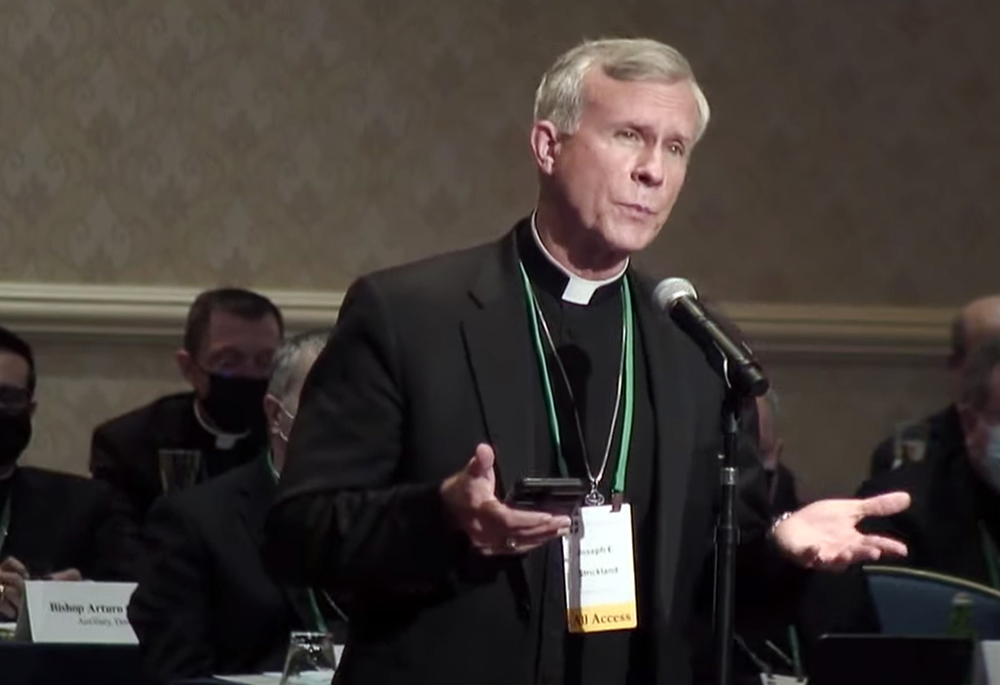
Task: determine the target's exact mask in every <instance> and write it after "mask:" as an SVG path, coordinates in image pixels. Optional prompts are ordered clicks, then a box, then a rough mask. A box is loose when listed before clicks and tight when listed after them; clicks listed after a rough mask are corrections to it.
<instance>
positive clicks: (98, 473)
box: [90, 424, 144, 526]
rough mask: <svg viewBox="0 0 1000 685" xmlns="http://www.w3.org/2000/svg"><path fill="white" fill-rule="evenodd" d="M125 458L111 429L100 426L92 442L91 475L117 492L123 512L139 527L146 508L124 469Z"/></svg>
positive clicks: (106, 426) (95, 431)
mask: <svg viewBox="0 0 1000 685" xmlns="http://www.w3.org/2000/svg"><path fill="white" fill-rule="evenodd" d="M125 458H126V457H125V455H123V454H122V452H121V448H120V446H119V445H118V444H116V441H115V438H114V435H113V433H112V431H111V427H110V426H109V425H107V424H105V425H103V426H98V427H97V428H96V429H95V430H94V434H93V436H92V437H91V440H90V474H91V475H92V476H93V477H94V479H95V480H100V481H104V482H105V483H107V484H108V485H110V486H111V487H112V488H113V489H114V490H115V492H116V493H117V494H118V496H119V498H120V502H121V504H122V506H123V509H122V511H123V512H124V513H125V514H126V515H127V516H128V517H129V518H130V519H131V520H132V521H133V522H134V523H135V525H136V526H138V525H140V524H141V522H142V515H143V513H144V507H143V505H142V504H141V502H140V501H139V499H138V493H136V492H135V489H134V487H133V486H132V484H131V483H130V482H129V477H128V473H127V471H126V470H125V469H124V467H123V465H124V463H125Z"/></svg>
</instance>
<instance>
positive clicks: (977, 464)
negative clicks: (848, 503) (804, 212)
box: [859, 336, 1000, 589]
mask: <svg viewBox="0 0 1000 685" xmlns="http://www.w3.org/2000/svg"><path fill="white" fill-rule="evenodd" d="M956 397H957V401H956V407H957V412H958V419H957V420H958V421H959V432H960V435H961V436H962V437H961V439H960V442H959V444H958V445H957V446H956V447H955V448H954V449H953V450H952V451H951V452H948V453H943V454H941V455H940V456H939V457H938V458H935V459H925V460H924V461H923V462H920V463H913V464H905V465H903V466H901V467H900V468H898V469H895V470H894V471H889V472H886V473H883V474H882V475H880V476H878V477H876V478H873V479H871V480H870V481H868V482H867V483H865V485H863V486H862V488H861V490H860V492H859V495H860V496H872V495H876V494H878V493H881V492H896V491H900V490H902V491H905V492H908V493H909V494H910V496H911V498H912V502H913V504H912V506H911V507H910V509H909V510H908V511H907V512H906V513H905V514H902V513H901V514H897V515H895V516H892V517H890V518H887V519H884V520H882V521H873V522H867V523H866V524H865V525H864V529H865V530H866V531H869V532H873V533H879V534H882V535H892V536H893V537H894V538H896V539H899V540H902V541H903V542H905V543H906V545H907V547H908V550H909V554H908V556H907V558H906V559H905V560H904V561H902V562H899V563H903V564H905V565H907V566H912V567H914V568H921V569H929V570H932V571H937V572H939V573H946V574H950V575H954V576H959V577H961V578H965V579H967V580H971V581H974V582H978V583H983V584H986V585H990V586H991V587H994V588H997V589H1000V547H998V543H997V541H998V540H1000V336H998V337H994V338H988V339H987V340H985V341H984V342H982V343H980V344H979V345H977V346H976V347H975V348H973V349H970V350H969V353H968V357H967V359H966V360H965V361H964V363H963V365H962V370H961V373H960V374H959V376H958V378H957V393H956Z"/></svg>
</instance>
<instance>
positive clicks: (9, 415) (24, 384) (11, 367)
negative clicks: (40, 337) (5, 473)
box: [0, 350, 35, 470]
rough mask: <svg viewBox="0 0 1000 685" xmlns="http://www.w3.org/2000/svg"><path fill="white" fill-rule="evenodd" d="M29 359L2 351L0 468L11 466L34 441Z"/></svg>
mask: <svg viewBox="0 0 1000 685" xmlns="http://www.w3.org/2000/svg"><path fill="white" fill-rule="evenodd" d="M29 372H30V368H29V367H28V362H27V361H26V360H25V359H24V358H22V357H20V356H18V355H16V354H14V353H13V352H10V351H8V350H0V468H3V469H4V470H6V469H8V468H9V467H10V466H11V465H12V464H14V463H16V462H17V459H18V458H19V457H20V456H21V454H22V453H23V452H24V449H25V447H27V446H28V442H29V441H30V440H31V416H32V414H33V413H34V411H35V403H34V400H33V399H32V397H31V393H30V392H29V391H28V375H29Z"/></svg>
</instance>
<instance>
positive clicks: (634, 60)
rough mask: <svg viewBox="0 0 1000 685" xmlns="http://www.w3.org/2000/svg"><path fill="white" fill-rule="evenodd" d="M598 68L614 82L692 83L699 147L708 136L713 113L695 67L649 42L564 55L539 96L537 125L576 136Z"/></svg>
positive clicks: (605, 43)
mask: <svg viewBox="0 0 1000 685" xmlns="http://www.w3.org/2000/svg"><path fill="white" fill-rule="evenodd" d="M595 64H596V65H599V66H600V67H601V69H602V70H603V71H604V73H605V75H607V76H609V77H610V78H613V79H615V80H616V81H664V82H666V83H678V82H681V81H686V82H688V83H690V84H691V90H692V91H693V92H694V99H695V102H697V104H698V128H697V130H696V131H695V142H697V141H698V140H699V139H700V138H701V136H702V134H703V133H705V129H706V128H707V127H708V120H709V117H710V114H711V112H710V110H709V107H708V99H707V98H706V97H705V94H704V93H703V92H702V90H701V87H700V86H699V85H698V82H697V81H695V78H694V71H692V69H691V65H690V64H689V63H688V61H687V59H686V58H685V57H684V55H682V54H681V53H680V52H679V51H678V50H676V49H674V48H672V47H670V46H669V45H664V44H663V43H660V42H658V41H655V40H651V39H649V38H611V39H605V40H594V41H584V42H583V43H581V44H580V45H578V46H576V47H575V48H573V49H571V50H570V51H568V52H566V53H564V54H563V55H561V56H560V57H559V58H558V59H557V60H556V61H555V64H553V65H552V66H551V67H550V68H549V70H548V71H547V72H545V75H544V76H542V81H541V83H539V84H538V89H537V90H536V91H535V121H540V120H548V121H551V122H552V123H554V124H555V125H556V126H557V127H558V128H559V130H560V131H562V132H564V133H573V132H574V131H576V127H577V126H578V125H579V123H580V116H581V115H582V114H583V104H584V103H583V79H584V77H585V76H586V75H587V72H588V71H589V70H590V68H591V67H593V66H594V65H595Z"/></svg>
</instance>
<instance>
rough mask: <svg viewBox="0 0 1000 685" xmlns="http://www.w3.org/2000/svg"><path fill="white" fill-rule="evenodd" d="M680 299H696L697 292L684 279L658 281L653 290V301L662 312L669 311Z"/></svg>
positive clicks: (689, 282)
mask: <svg viewBox="0 0 1000 685" xmlns="http://www.w3.org/2000/svg"><path fill="white" fill-rule="evenodd" d="M680 297H690V298H691V299H693V300H697V299H698V291H697V290H695V289H694V286H693V285H691V281H689V280H688V279H686V278H667V279H665V280H662V281H660V282H659V283H658V284H657V285H656V288H655V289H654V290H653V301H654V302H655V303H656V306H657V307H659V308H660V309H663V310H668V309H670V307H672V306H673V304H674V302H676V301H677V299H678V298H680Z"/></svg>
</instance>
